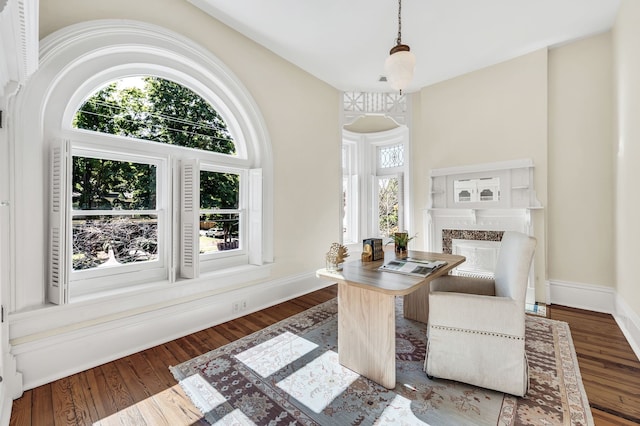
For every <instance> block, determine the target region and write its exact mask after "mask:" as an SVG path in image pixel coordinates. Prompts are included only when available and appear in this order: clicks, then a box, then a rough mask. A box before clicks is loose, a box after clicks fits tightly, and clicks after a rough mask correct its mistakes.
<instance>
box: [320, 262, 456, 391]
mask: <svg viewBox="0 0 640 426" xmlns="http://www.w3.org/2000/svg"><path fill="white" fill-rule="evenodd" d="M409 256H410V257H415V258H422V259H429V260H444V261H446V262H447V264H446V265H445V266H443V267H442V268H440V269H438V270H437V271H436V272H434V273H432V274H431V275H429V276H428V277H426V278H421V277H414V276H411V275H403V274H396V273H392V272H380V271H378V267H379V266H380V265H382V263H383V261H382V260H379V261H375V262H362V261H361V260H357V261H353V262H348V263H345V265H344V269H343V270H342V271H337V272H330V271H327V270H326V269H320V270H318V271H317V272H316V275H317V276H318V277H321V278H325V279H328V280H331V281H335V282H337V283H338V358H339V360H340V364H342V365H343V366H345V367H347V368H349V369H350V370H353V371H355V372H356V373H358V374H360V375H362V376H364V377H367V378H369V379H371V380H373V381H374V382H376V383H379V384H381V385H382V386H384V387H386V388H388V389H393V388H394V387H395V386H396V317H395V297H396V296H404V297H405V299H404V303H405V308H404V315H405V317H407V318H411V319H416V320H419V321H423V322H426V317H428V313H427V314H426V315H425V314H424V312H421V311H420V309H421V307H423V308H424V309H425V311H427V310H428V297H429V285H428V284H429V282H430V281H431V280H433V279H434V278H437V277H439V276H442V275H446V274H447V273H448V272H449V271H450V270H451V269H453V268H455V267H456V266H457V265H459V264H461V263H462V262H464V261H465V258H464V257H463V256H457V255H450V254H442V253H427V252H417V251H410V252H409ZM394 257H395V254H394V253H393V252H386V253H385V259H386V260H387V261H389V260H390V259H391V258H394Z"/></svg>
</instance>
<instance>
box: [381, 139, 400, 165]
mask: <svg viewBox="0 0 640 426" xmlns="http://www.w3.org/2000/svg"><path fill="white" fill-rule="evenodd" d="M378 164H379V165H380V167H381V168H388V167H401V166H403V165H404V145H402V144H398V145H392V146H385V147H382V148H379V149H378Z"/></svg>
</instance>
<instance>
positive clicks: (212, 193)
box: [200, 171, 240, 210]
mask: <svg viewBox="0 0 640 426" xmlns="http://www.w3.org/2000/svg"><path fill="white" fill-rule="evenodd" d="M239 200H240V176H239V175H238V174H236V173H220V172H209V171H201V172H200V208H201V209H203V210H207V209H238V208H239Z"/></svg>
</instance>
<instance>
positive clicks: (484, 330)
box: [424, 231, 536, 396]
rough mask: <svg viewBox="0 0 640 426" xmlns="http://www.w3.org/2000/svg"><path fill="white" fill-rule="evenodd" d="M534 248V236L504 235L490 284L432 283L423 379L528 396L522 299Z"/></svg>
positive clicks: (466, 280)
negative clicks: (430, 378) (425, 376)
mask: <svg viewBox="0 0 640 426" xmlns="http://www.w3.org/2000/svg"><path fill="white" fill-rule="evenodd" d="M535 246H536V240H535V238H533V237H530V236H528V235H525V234H522V233H519V232H510V231H508V232H505V233H504V235H503V237H502V243H501V245H500V251H499V254H498V261H497V264H496V269H495V278H494V279H483V278H467V277H459V276H453V275H448V276H445V277H441V278H438V279H436V280H434V281H432V282H431V288H430V293H429V324H428V331H427V336H428V342H427V357H426V360H425V366H424V368H425V371H426V372H427V375H429V376H430V377H436V378H443V379H450V380H456V381H459V382H464V383H469V384H472V385H475V386H480V387H484V388H488V389H494V390H497V391H500V392H505V393H509V394H512V395H518V396H523V395H524V394H526V393H527V390H528V387H529V371H528V365H527V359H526V355H525V348H524V345H525V297H526V292H527V281H528V278H529V270H530V268H531V262H532V259H533V253H534V251H535Z"/></svg>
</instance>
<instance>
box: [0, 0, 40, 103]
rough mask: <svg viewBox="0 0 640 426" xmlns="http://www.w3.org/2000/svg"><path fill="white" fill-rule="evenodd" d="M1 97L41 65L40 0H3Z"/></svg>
mask: <svg viewBox="0 0 640 426" xmlns="http://www.w3.org/2000/svg"><path fill="white" fill-rule="evenodd" d="M0 52H3V55H2V57H0V97H2V96H7V95H8V94H11V93H12V92H14V91H15V89H14V88H13V87H14V86H16V85H20V84H22V83H23V82H24V81H25V80H26V79H27V78H28V77H29V76H30V75H31V74H32V73H33V72H35V70H36V69H37V67H38V1H37V0H4V1H1V0H0Z"/></svg>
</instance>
